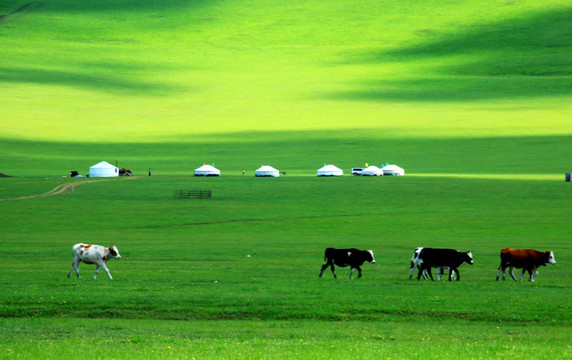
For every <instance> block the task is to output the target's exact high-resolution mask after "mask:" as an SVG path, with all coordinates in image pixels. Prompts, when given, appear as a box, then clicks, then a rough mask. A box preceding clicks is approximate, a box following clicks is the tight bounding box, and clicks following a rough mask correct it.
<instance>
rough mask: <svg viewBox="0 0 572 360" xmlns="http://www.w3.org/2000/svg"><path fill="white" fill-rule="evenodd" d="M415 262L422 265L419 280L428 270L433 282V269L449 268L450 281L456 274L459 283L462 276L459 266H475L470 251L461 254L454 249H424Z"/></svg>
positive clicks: (418, 275)
mask: <svg viewBox="0 0 572 360" xmlns="http://www.w3.org/2000/svg"><path fill="white" fill-rule="evenodd" d="M414 262H416V263H418V264H420V265H421V267H420V268H419V273H418V274H417V280H419V279H421V275H422V274H423V271H424V270H427V273H428V274H429V277H430V278H431V280H433V274H431V268H432V267H439V266H441V267H445V266H447V267H448V268H449V281H451V280H452V279H453V277H454V276H455V273H457V281H458V280H461V275H460V274H459V269H458V268H459V266H461V265H463V264H469V265H473V253H471V252H470V251H466V252H460V251H457V250H453V249H432V248H423V249H421V251H419V254H418V255H417V258H416V259H415V260H414Z"/></svg>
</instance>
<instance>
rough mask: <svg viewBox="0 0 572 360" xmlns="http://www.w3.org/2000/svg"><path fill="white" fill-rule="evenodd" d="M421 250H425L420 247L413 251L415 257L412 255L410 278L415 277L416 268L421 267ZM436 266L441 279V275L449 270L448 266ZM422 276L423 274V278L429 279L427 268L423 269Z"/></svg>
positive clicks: (438, 278) (438, 277) (438, 276)
mask: <svg viewBox="0 0 572 360" xmlns="http://www.w3.org/2000/svg"><path fill="white" fill-rule="evenodd" d="M421 250H423V248H422V247H418V248H416V249H415V250H414V251H413V257H411V267H410V269H409V280H411V278H412V277H413V273H414V272H415V268H418V269H421V260H420V259H419V253H420V252H421ZM434 267H436V268H437V280H441V276H443V274H444V273H445V270H449V268H448V267H447V266H444V267H441V266H434ZM449 271H450V270H449ZM421 276H423V279H425V280H427V270H423V272H422V273H421ZM453 276H454V275H453Z"/></svg>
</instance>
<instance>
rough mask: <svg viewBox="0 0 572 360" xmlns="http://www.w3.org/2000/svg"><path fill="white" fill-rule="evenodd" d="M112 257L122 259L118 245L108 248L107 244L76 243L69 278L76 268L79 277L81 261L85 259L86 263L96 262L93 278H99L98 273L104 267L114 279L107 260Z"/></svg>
mask: <svg viewBox="0 0 572 360" xmlns="http://www.w3.org/2000/svg"><path fill="white" fill-rule="evenodd" d="M110 258H115V259H121V255H119V251H118V250H117V247H116V246H112V247H109V248H106V247H105V246H100V245H88V244H75V245H74V247H73V263H72V267H71V269H70V272H69V273H68V278H69V277H71V274H72V273H73V271H74V269H75V271H76V273H77V277H78V278H79V277H80V276H79V263H80V261H83V262H84V263H86V264H95V275H93V279H94V280H95V279H97V273H98V272H99V268H100V267H101V268H103V270H105V272H106V273H107V275H109V278H110V279H112V280H113V277H112V276H111V273H110V272H109V269H108V268H107V261H108V260H109V259H110Z"/></svg>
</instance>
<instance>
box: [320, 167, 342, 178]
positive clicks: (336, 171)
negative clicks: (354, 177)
mask: <svg viewBox="0 0 572 360" xmlns="http://www.w3.org/2000/svg"><path fill="white" fill-rule="evenodd" d="M318 176H344V171H343V170H342V169H340V168H339V167H336V166H334V165H324V167H322V168H320V169H318Z"/></svg>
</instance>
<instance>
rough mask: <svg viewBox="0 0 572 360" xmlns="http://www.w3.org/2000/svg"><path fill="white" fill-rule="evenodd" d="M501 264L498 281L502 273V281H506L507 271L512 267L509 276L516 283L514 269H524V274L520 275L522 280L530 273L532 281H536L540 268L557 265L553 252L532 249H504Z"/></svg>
mask: <svg viewBox="0 0 572 360" xmlns="http://www.w3.org/2000/svg"><path fill="white" fill-rule="evenodd" d="M500 257H501V263H500V266H499V269H498V271H497V281H498V279H499V276H500V274H501V272H502V279H503V280H505V270H506V268H507V267H510V270H509V274H510V276H511V277H512V278H513V280H514V281H517V280H516V277H515V276H514V268H517V269H522V274H520V279H518V281H521V280H522V277H523V276H524V273H525V272H526V271H528V274H529V275H530V281H534V280H536V275H538V267H539V266H546V264H547V263H548V264H556V261H555V260H554V253H553V252H552V251H545V252H541V251H536V250H532V249H526V250H525V249H509V248H506V249H502V250H501V254H500Z"/></svg>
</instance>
